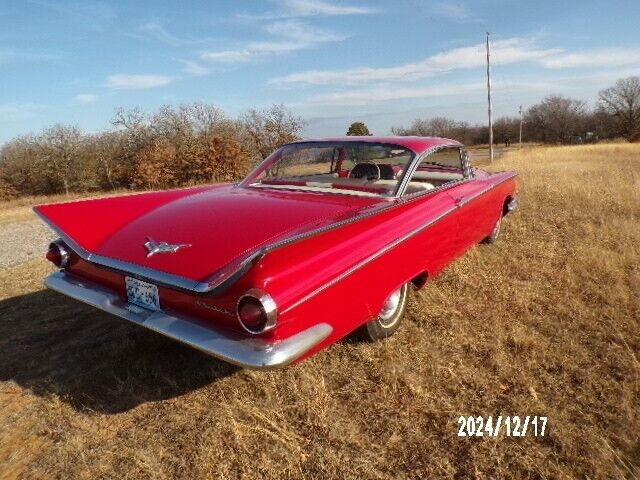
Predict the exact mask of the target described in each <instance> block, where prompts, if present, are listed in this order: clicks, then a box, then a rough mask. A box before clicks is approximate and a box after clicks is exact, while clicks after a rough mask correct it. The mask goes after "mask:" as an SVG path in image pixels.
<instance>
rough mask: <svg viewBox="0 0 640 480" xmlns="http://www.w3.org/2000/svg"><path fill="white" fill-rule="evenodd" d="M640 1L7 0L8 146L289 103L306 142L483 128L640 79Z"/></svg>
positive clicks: (3, 85)
mask: <svg viewBox="0 0 640 480" xmlns="http://www.w3.org/2000/svg"><path fill="white" fill-rule="evenodd" d="M638 18H640V1H639V0H628V1H621V0H609V1H599V2H596V1H589V0H581V1H569V0H567V1H558V0H554V1H547V0H537V1H535V2H532V1H522V2H517V1H507V0H478V1H470V0H469V1H465V2H458V1H444V0H433V1H432V0H395V1H382V0H345V1H338V0H262V1H258V0H237V1H231V0H228V1H221V0H217V1H216V0H209V1H205V0H182V1H180V2H176V1H175V0H171V1H169V0H153V1H152V0H140V1H136V2H130V1H110V2H108V1H93V0H87V1H66V0H61V1H55V0H0V143H2V142H5V141H7V140H9V139H11V138H12V137H14V136H16V135H22V134H28V133H31V132H34V133H37V132H38V131H40V130H42V129H43V128H45V127H47V126H50V125H52V124H54V123H65V124H73V125H78V126H79V127H80V128H82V129H83V130H85V131H87V132H95V131H100V130H103V129H106V128H110V123H109V122H110V119H111V118H112V117H113V114H114V111H115V110H116V109H117V108H119V107H124V108H131V107H135V106H138V107H140V108H142V109H143V110H144V111H147V112H152V111H154V110H156V109H157V108H158V107H160V106H162V105H165V104H172V105H177V104H180V103H191V102H205V103H212V104H215V105H217V106H219V107H221V108H222V109H224V110H225V111H226V112H227V113H228V114H229V116H236V115H238V114H241V113H242V112H243V111H246V110H247V109H249V108H262V107H266V106H269V105H271V104H273V103H282V104H284V105H285V106H287V107H288V108H289V109H291V110H292V111H293V112H294V113H295V114H296V115H299V116H301V117H303V118H304V119H305V120H306V122H307V124H306V127H305V131H304V135H305V136H307V137H319V136H336V135H343V134H344V133H345V132H346V130H347V128H348V126H349V124H350V123H351V122H354V121H364V122H365V123H366V124H367V125H368V127H369V129H370V130H371V131H372V133H374V134H378V135H385V134H388V133H389V132H390V129H391V127H393V126H403V125H404V126H406V125H408V124H410V123H411V121H412V120H413V119H415V118H418V117H420V118H427V117H433V116H448V117H451V118H454V119H456V120H461V121H468V122H470V123H481V122H486V118H487V105H486V104H487V98H486V70H485V68H486V66H485V62H486V58H485V45H484V41H485V34H486V33H485V32H487V31H489V32H491V47H492V82H493V87H492V88H493V104H494V116H495V117H499V116H504V115H510V116H516V115H517V114H518V106H519V105H522V106H523V108H525V109H526V108H527V107H528V106H531V105H533V104H534V103H536V102H538V101H539V100H541V99H542V98H543V97H544V96H546V95H549V94H563V95H566V96H571V97H576V98H581V99H583V100H585V101H587V102H588V103H589V104H591V105H593V104H594V103H595V101H596V99H597V94H598V91H599V90H601V89H602V88H606V87H608V86H610V85H612V84H614V83H615V81H616V80H617V79H618V78H622V77H627V76H631V75H640V34H639V31H638V30H639V29H638V25H639V24H638Z"/></svg>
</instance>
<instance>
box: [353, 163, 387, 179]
mask: <svg viewBox="0 0 640 480" xmlns="http://www.w3.org/2000/svg"><path fill="white" fill-rule="evenodd" d="M349 178H366V179H367V180H380V167H379V166H378V165H377V164H375V163H370V162H362V163H358V164H356V165H355V166H354V167H353V168H352V169H351V171H350V172H349Z"/></svg>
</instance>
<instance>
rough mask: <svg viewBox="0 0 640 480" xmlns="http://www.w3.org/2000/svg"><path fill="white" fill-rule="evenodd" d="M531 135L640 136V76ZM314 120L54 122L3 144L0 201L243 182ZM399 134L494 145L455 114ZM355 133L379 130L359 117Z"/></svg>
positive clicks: (258, 114) (500, 124)
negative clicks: (101, 126)
mask: <svg viewBox="0 0 640 480" xmlns="http://www.w3.org/2000/svg"><path fill="white" fill-rule="evenodd" d="M523 125H524V129H523V140H524V141H537V142H546V143H572V142H575V141H576V139H581V138H583V137H584V135H585V134H586V132H592V133H593V134H595V135H596V136H597V137H599V138H600V139H610V138H615V137H620V136H621V137H624V138H626V139H627V140H628V141H639V140H640V77H629V78H625V79H621V80H618V82H616V84H615V85H614V86H612V87H610V88H607V89H605V90H602V91H601V92H600V93H599V98H598V103H597V105H596V107H595V108H593V109H589V108H587V106H586V104H585V102H583V101H581V100H577V99H573V98H568V97H564V96H561V95H551V96H548V97H546V98H545V99H543V100H542V101H541V102H540V103H537V104H536V105H533V106H532V107H530V108H529V109H528V110H527V111H526V114H525V115H524V124H523ZM303 126H304V121H303V120H302V119H301V118H299V117H296V116H295V115H293V114H292V113H291V112H290V111H289V110H287V109H286V108H285V107H284V106H282V105H273V106H271V107H269V108H265V109H261V110H256V109H252V110H249V111H248V112H246V113H244V114H242V115H240V116H239V117H238V118H230V117H228V116H227V115H226V114H225V113H224V112H223V111H222V110H221V109H219V108H218V107H216V106H214V105H209V104H203V103H193V104H187V105H179V106H177V107H172V106H164V107H162V108H160V109H159V110H158V111H156V112H154V113H152V114H149V115H147V114H145V113H143V112H142V111H141V110H139V109H130V110H123V109H121V110H118V111H117V112H116V113H115V115H114V117H113V119H112V120H111V128H110V129H109V130H107V131H104V132H100V133H93V134H90V133H85V132H83V131H81V130H80V129H79V128H78V127H75V126H70V125H60V124H58V125H54V126H52V127H50V128H47V129H45V130H44V131H42V132H41V133H39V134H37V135H24V136H20V137H17V138H14V139H13V140H10V141H9V142H7V143H6V144H5V145H4V146H2V148H1V149H0V198H7V197H14V196H17V195H39V194H52V193H70V192H90V191H103V190H114V189H126V188H134V189H160V188H170V187H177V186H182V185H191V184H197V183H209V182H227V181H234V180H237V179H240V178H242V177H243V176H244V175H245V174H246V173H247V172H248V171H249V170H250V169H251V168H252V167H253V166H254V165H255V164H256V163H257V162H258V161H260V160H262V159H263V158H265V157H266V156H267V155H269V153H271V152H272V151H273V150H275V149H276V148H278V147H279V146H280V145H283V144H285V143H288V142H291V141H293V140H297V139H299V138H300V135H301V132H302V128H303ZM519 127H520V119H519V118H516V117H503V118H499V119H497V120H496V122H495V123H494V137H495V139H496V142H508V141H510V142H515V141H517V139H518V134H519ZM392 133H393V134H395V135H420V136H438V137H448V138H454V139H457V140H460V141H461V142H463V143H464V144H466V145H475V144H486V143H488V141H489V131H488V127H486V126H484V125H470V124H469V123H467V122H460V121H455V120H452V119H449V118H445V117H435V118H429V119H416V120H414V121H413V122H412V123H411V124H410V125H409V126H408V127H394V128H392ZM346 134H347V135H370V132H369V129H368V128H367V126H366V125H365V124H364V123H362V122H354V123H352V124H351V126H350V127H349V129H348V131H347V132H346Z"/></svg>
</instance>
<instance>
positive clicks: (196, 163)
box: [0, 103, 304, 198]
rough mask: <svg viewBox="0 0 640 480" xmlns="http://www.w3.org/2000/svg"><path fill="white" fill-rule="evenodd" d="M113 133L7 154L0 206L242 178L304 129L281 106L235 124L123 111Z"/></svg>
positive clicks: (57, 135) (34, 141)
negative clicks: (25, 199) (35, 198)
mask: <svg viewBox="0 0 640 480" xmlns="http://www.w3.org/2000/svg"><path fill="white" fill-rule="evenodd" d="M111 126H112V128H110V129H109V130H108V131H105V132H100V133H94V134H90V133H85V132H82V131H81V130H80V129H79V128H78V127H76V126H70V125H61V124H58V125H54V126H52V127H50V128H47V129H45V130H44V131H42V132H41V133H39V134H37V135H24V136H20V137H17V138H14V139H13V140H11V141H9V142H7V143H6V144H5V145H4V146H3V147H2V149H0V198H1V197H12V196H16V195H39V194H52V193H70V192H89V191H99V190H113V189H125V188H134V189H143V188H146V189H159V188H170V187H177V186H182V185H191V184H198V183H208V182H227V181H234V180H237V179H240V178H242V177H243V176H244V175H246V173H247V172H248V171H249V170H250V169H251V168H252V167H253V166H254V165H255V164H256V163H257V162H258V161H260V160H262V159H263V158H265V157H266V156H267V155H268V154H269V153H270V152H272V151H273V150H274V149H276V148H277V147H279V146H280V145H282V144H285V143H288V142H291V141H293V140H297V139H299V138H300V133H301V131H302V128H303V126H304V122H303V121H302V119H301V118H299V117H296V116H294V115H293V114H292V113H291V112H290V111H289V110H287V109H286V108H285V107H284V106H282V105H273V106H271V107H269V108H266V109H262V110H257V109H252V110H249V111H248V112H246V113H244V114H243V115H241V116H240V117H239V118H229V117H228V116H227V115H225V113H224V112H223V111H222V110H221V109H219V108H218V107H216V106H214V105H209V104H203V103H193V104H188V105H180V106H177V107H172V106H164V107H162V108H160V109H159V110H158V111H157V112H154V113H152V114H150V115H146V114H144V113H143V112H142V111H141V110H140V109H137V108H135V109H130V110H124V109H121V110H118V111H117V112H116V113H115V115H114V117H113V119H112V120H111Z"/></svg>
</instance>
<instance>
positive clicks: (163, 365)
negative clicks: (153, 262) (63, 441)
mask: <svg viewBox="0 0 640 480" xmlns="http://www.w3.org/2000/svg"><path fill="white" fill-rule="evenodd" d="M237 370H238V368H237V367H235V366H233V365H230V364H228V363H225V362H223V361H220V360H217V359H215V358H213V357H210V356H208V355H205V354H203V353H201V352H198V351H197V350H194V349H192V348H189V347H186V346H183V345H181V344H179V343H178V342H175V341H173V340H170V339H168V338H165V337H163V336H161V335H159V334H156V333H154V332H150V331H148V330H145V329H144V328H142V327H139V326H137V325H133V324H130V323H128V322H127V321H126V320H122V319H120V318H117V317H114V316H111V315H108V314H105V313H103V312H100V311H99V310H96V309H94V308H91V307H88V306H86V305H83V304H81V303H78V302H76V301H73V300H70V299H67V298H66V297H64V296H62V295H60V294H57V293H55V292H51V291H49V290H41V291H38V292H34V293H30V294H27V295H22V296H19V297H13V298H9V299H6V300H0V381H14V382H16V383H17V384H19V385H21V386H23V387H26V388H29V389H31V390H32V391H33V392H34V393H35V394H37V395H42V396H48V395H52V394H54V395H57V396H59V397H60V398H61V399H62V400H64V401H66V402H68V403H69V404H70V405H71V406H73V407H74V408H76V409H79V410H86V409H89V410H95V411H98V412H101V413H119V412H123V411H126V410H129V409H131V408H134V407H135V406H137V405H139V404H141V403H144V402H148V401H154V400H165V399H169V398H173V397H177V396H180V395H182V394H185V393H187V392H190V391H193V390H195V389H198V388H200V387H203V386H205V385H208V384H210V383H211V382H215V381H216V380H218V379H220V378H224V377H226V376H228V375H231V374H233V373H234V372H236V371H237Z"/></svg>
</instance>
